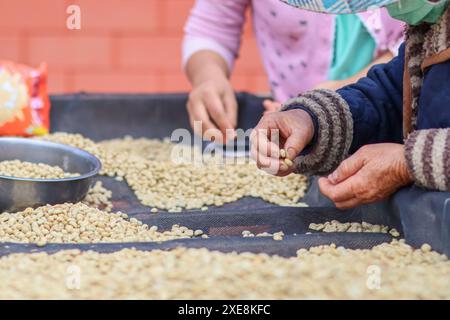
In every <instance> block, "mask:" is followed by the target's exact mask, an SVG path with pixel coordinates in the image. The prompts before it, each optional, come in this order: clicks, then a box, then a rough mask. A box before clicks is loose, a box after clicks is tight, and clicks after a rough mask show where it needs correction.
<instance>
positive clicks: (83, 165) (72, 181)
mask: <svg viewBox="0 0 450 320" xmlns="http://www.w3.org/2000/svg"><path fill="white" fill-rule="evenodd" d="M6 160H22V161H28V162H34V163H39V162H40V163H45V164H48V165H52V166H59V167H60V168H62V169H63V170H64V171H66V172H77V173H79V174H80V176H77V177H72V178H64V179H29V178H16V177H9V176H2V175H0V212H4V211H9V212H14V211H19V210H22V209H25V208H28V207H38V206H42V205H45V204H58V203H65V202H78V201H80V200H82V199H83V198H84V197H85V196H86V194H87V192H88V190H89V187H90V186H91V182H92V177H94V176H95V175H96V174H97V173H98V172H99V171H100V168H101V163H100V160H99V159H97V158H96V157H95V156H93V155H92V154H90V153H89V152H86V151H84V150H80V149H78V148H74V147H71V146H67V145H64V144H59V143H54V142H48V141H41V140H34V139H25V138H0V161H6Z"/></svg>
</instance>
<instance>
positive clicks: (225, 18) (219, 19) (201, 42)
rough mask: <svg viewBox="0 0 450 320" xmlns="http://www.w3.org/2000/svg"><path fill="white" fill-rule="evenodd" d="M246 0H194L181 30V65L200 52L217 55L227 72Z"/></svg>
mask: <svg viewBox="0 0 450 320" xmlns="http://www.w3.org/2000/svg"><path fill="white" fill-rule="evenodd" d="M249 4H250V0H220V1H216V0H197V1H196V3H195V5H194V8H193V9H192V11H191V14H190V16H189V19H188V21H187V23H186V26H185V28H184V32H185V35H184V40H183V65H185V64H186V63H187V61H188V60H189V58H190V57H191V56H192V55H193V54H194V53H196V52H198V51H200V50H212V51H214V52H216V53H218V54H219V55H221V56H222V57H223V58H224V59H225V61H226V62H227V65H228V68H229V70H230V71H231V70H232V68H233V64H234V60H235V59H236V57H237V56H238V54H239V47H240V45H241V33H242V27H243V25H244V23H245V11H246V9H247V7H248V6H249Z"/></svg>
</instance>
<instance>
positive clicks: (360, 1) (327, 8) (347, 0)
mask: <svg viewBox="0 0 450 320" xmlns="http://www.w3.org/2000/svg"><path fill="white" fill-rule="evenodd" d="M281 1H283V2H285V3H287V4H290V5H291V6H294V7H298V8H301V9H306V10H310V11H316V12H323V13H332V14H342V13H355V12H360V11H366V10H370V9H375V8H380V7H384V6H386V5H388V4H391V3H395V2H398V1H399V0H281Z"/></svg>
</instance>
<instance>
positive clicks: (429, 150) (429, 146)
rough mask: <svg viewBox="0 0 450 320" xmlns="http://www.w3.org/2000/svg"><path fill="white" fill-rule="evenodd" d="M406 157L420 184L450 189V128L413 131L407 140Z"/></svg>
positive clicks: (409, 167) (432, 187)
mask: <svg viewBox="0 0 450 320" xmlns="http://www.w3.org/2000/svg"><path fill="white" fill-rule="evenodd" d="M405 157H406V162H407V165H408V169H409V172H410V174H411V175H412V176H413V177H414V179H415V180H416V183H417V184H418V185H420V186H423V187H426V188H430V189H436V190H441V191H450V129H428V130H417V131H414V132H412V133H411V134H410V135H409V137H408V139H407V140H406V142H405Z"/></svg>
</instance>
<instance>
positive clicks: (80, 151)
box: [0, 137, 102, 182]
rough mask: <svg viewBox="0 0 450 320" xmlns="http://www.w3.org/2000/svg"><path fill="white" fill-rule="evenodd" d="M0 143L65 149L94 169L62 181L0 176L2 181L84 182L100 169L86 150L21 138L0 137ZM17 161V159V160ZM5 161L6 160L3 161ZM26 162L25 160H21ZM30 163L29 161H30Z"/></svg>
mask: <svg viewBox="0 0 450 320" xmlns="http://www.w3.org/2000/svg"><path fill="white" fill-rule="evenodd" d="M2 141H9V142H18V143H23V142H26V143H29V144H36V145H41V146H53V147H57V148H60V149H65V150H67V151H69V152H72V153H74V154H77V155H79V156H84V157H86V158H88V159H89V161H91V162H92V163H93V164H94V169H92V170H91V171H89V172H87V173H84V174H82V175H79V176H76V177H67V178H62V179H36V178H19V177H12V176H5V175H0V179H4V180H10V181H25V182H68V181H78V180H84V179H87V178H91V177H93V176H95V175H97V174H98V173H99V172H100V170H101V168H102V163H101V161H100V159H98V158H97V157H96V156H94V155H93V154H92V153H90V152H87V151H86V150H83V149H80V148H76V147H73V146H70V145H67V144H63V143H58V142H53V141H46V140H38V139H34V138H21V137H0V143H1V142H2ZM17 160H19V159H17ZM5 161H6V160H5ZM21 161H26V160H21ZM30 162H31V161H30Z"/></svg>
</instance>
